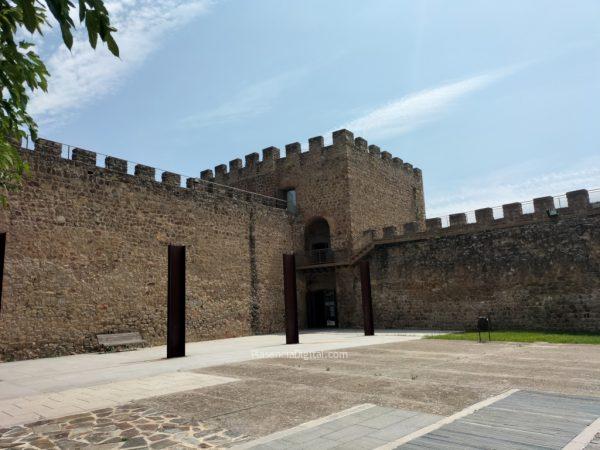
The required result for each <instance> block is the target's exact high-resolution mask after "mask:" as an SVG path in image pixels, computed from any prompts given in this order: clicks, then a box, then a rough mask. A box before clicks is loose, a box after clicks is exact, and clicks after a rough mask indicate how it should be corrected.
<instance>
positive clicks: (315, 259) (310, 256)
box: [296, 248, 350, 267]
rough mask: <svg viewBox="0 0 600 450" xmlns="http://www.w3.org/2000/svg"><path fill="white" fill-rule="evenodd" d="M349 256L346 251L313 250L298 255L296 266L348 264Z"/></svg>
mask: <svg viewBox="0 0 600 450" xmlns="http://www.w3.org/2000/svg"><path fill="white" fill-rule="evenodd" d="M349 255H350V254H349V252H348V250H346V249H342V250H333V249H331V248H323V249H318V250H311V251H307V252H304V253H296V264H297V265H298V266H299V267H311V266H322V265H329V264H337V263H346V262H347V261H348V258H349Z"/></svg>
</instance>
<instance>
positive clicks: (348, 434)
mask: <svg viewBox="0 0 600 450" xmlns="http://www.w3.org/2000/svg"><path fill="white" fill-rule="evenodd" d="M441 418H442V417H441V416H436V415H433V414H424V413H419V412H415V411H407V410H401V409H396V408H388V407H381V406H375V405H369V404H365V405H358V406H357V407H354V408H350V409H349V410H346V411H341V412H340V413H339V415H338V416H336V415H332V416H329V417H325V418H322V419H320V420H316V421H311V422H308V423H307V424H302V425H300V426H298V427H294V428H293V429H291V430H287V431H284V432H278V433H274V434H273V435H270V436H265V437H263V438H260V439H257V440H255V441H251V442H247V443H244V444H243V445H241V446H239V447H236V448H239V449H242V448H244V449H253V450H257V449H284V448H285V449H293V450H297V449H302V448H310V449H315V450H316V449H335V450H341V449H374V448H377V447H380V446H382V445H384V444H386V443H387V442H390V441H394V440H396V439H398V438H400V437H402V436H405V435H407V434H410V433H412V432H413V431H416V430H418V429H421V428H423V427H424V426H427V425H430V424H432V423H435V422H437V421H439V420H440V419H441Z"/></svg>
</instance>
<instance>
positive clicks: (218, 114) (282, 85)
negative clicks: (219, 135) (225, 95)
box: [180, 69, 306, 128]
mask: <svg viewBox="0 0 600 450" xmlns="http://www.w3.org/2000/svg"><path fill="white" fill-rule="evenodd" d="M305 72H306V69H298V70H293V71H289V72H284V73H281V74H278V75H276V76H274V77H270V78H267V79H264V80H262V81H259V82H257V83H254V84H251V85H249V86H246V87H244V88H242V89H241V90H240V91H239V92H238V93H237V94H235V95H234V96H233V97H232V98H231V99H230V100H227V101H225V102H224V103H221V104H220V105H218V106H217V107H215V108H213V109H210V110H206V111H201V112H199V113H196V114H192V115H190V116H187V117H184V118H183V119H182V120H181V121H180V124H181V126H182V127H184V128H201V127H206V126H210V125H216V124H221V123H226V122H230V121H232V120H238V119H245V118H249V117H255V116H258V115H260V114H263V113H264V112H266V111H268V110H270V109H271V108H272V107H273V103H274V101H275V100H276V99H277V98H278V97H279V96H280V95H281V93H282V92H283V91H284V90H285V89H286V88H288V87H289V86H290V85H291V84H293V83H295V82H296V81H297V80H298V79H299V78H300V77H301V76H303V75H304V74H305Z"/></svg>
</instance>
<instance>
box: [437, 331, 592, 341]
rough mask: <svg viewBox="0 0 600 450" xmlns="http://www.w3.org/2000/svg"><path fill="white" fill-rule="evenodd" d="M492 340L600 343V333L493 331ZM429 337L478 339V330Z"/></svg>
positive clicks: (459, 339)
mask: <svg viewBox="0 0 600 450" xmlns="http://www.w3.org/2000/svg"><path fill="white" fill-rule="evenodd" d="M491 334H492V342H493V341H502V342H549V343H552V344H600V334H597V333H596V334H594V333H562V332H544V331H504V330H503V331H493V330H492V333H491ZM428 339H447V340H454V341H477V340H478V339H479V337H478V333H477V332H476V331H468V332H465V333H451V334H437V335H433V336H428ZM481 339H482V340H486V341H487V339H488V334H487V332H485V333H484V332H482V333H481Z"/></svg>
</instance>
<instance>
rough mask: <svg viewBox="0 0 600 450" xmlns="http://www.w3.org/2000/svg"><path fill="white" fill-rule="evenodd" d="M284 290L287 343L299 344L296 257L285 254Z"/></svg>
mask: <svg viewBox="0 0 600 450" xmlns="http://www.w3.org/2000/svg"><path fill="white" fill-rule="evenodd" d="M283 292H284V296H285V343H286V344H297V343H298V342H299V340H298V297H297V295H296V259H295V257H294V255H283Z"/></svg>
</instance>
